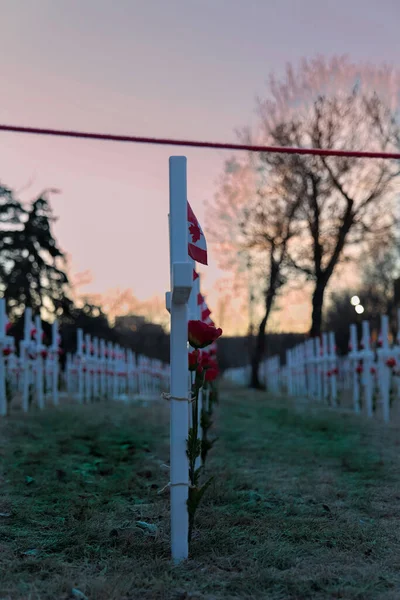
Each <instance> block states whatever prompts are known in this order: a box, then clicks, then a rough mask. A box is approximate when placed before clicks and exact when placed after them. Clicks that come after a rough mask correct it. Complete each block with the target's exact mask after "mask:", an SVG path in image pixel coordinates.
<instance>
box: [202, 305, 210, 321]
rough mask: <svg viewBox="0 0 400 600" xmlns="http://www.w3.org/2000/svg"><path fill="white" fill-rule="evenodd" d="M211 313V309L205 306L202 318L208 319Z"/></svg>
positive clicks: (203, 319)
mask: <svg viewBox="0 0 400 600" xmlns="http://www.w3.org/2000/svg"><path fill="white" fill-rule="evenodd" d="M203 306H204V305H203ZM210 315H211V310H210V309H209V308H208V306H207V305H206V306H205V308H203V310H202V311H201V320H202V321H206V320H207V319H208V317H209V316H210Z"/></svg>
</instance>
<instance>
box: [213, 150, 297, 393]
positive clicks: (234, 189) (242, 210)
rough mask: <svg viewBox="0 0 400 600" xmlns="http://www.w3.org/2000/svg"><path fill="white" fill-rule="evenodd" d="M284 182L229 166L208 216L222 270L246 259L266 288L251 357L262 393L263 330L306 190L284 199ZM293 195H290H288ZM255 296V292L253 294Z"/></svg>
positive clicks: (249, 167) (247, 167)
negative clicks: (260, 379) (266, 183)
mask: <svg viewBox="0 0 400 600" xmlns="http://www.w3.org/2000/svg"><path fill="white" fill-rule="evenodd" d="M283 193H284V190H283V188H282V182H281V181H277V185H276V186H274V185H273V181H272V179H271V180H270V182H269V185H268V186H265V185H264V182H263V181H262V179H261V173H260V176H257V168H256V165H255V164H254V163H253V162H249V161H244V162H242V163H238V162H236V161H229V162H228V163H227V165H226V170H225V174H224V176H223V178H222V181H221V183H220V192H219V194H218V195H217V197H216V200H215V203H214V204H213V205H211V206H210V207H209V210H208V213H207V214H208V222H207V225H208V231H209V232H210V234H211V240H212V241H213V242H214V243H215V245H216V249H217V253H218V257H219V259H220V265H221V266H222V267H225V268H232V267H236V268H237V265H238V256H239V255H240V254H242V255H243V253H245V254H246V256H247V257H250V256H251V258H252V260H251V262H252V264H253V265H254V268H255V269H256V271H257V272H258V273H259V281H261V282H262V287H263V288H264V289H263V290H262V292H263V298H264V302H263V304H264V308H263V317H262V319H261V322H260V323H259V326H258V330H257V336H256V344H255V348H254V349H253V356H252V379H251V385H252V387H255V388H258V387H260V381H259V365H260V361H261V358H262V356H263V354H264V345H265V330H266V326H267V322H268V318H269V316H270V314H271V310H272V307H273V303H274V299H275V297H276V295H277V293H278V291H279V290H280V288H281V287H282V286H283V284H284V283H285V264H286V258H287V251H288V245H289V242H290V240H291V238H292V236H293V235H294V232H295V231H296V211H297V209H298V207H299V205H300V203H301V199H302V196H303V193H304V190H301V191H300V193H298V194H295V195H288V194H287V195H283ZM290 193H291V192H290ZM252 293H253V292H252Z"/></svg>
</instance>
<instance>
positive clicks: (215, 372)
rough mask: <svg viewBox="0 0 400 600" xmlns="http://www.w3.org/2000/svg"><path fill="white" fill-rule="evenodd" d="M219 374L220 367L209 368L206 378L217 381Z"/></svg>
mask: <svg viewBox="0 0 400 600" xmlns="http://www.w3.org/2000/svg"><path fill="white" fill-rule="evenodd" d="M218 375H219V371H218V369H214V368H211V369H207V371H206V376H205V380H206V381H215V379H217V377H218Z"/></svg>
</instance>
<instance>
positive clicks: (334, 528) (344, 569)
mask: <svg viewBox="0 0 400 600" xmlns="http://www.w3.org/2000/svg"><path fill="white" fill-rule="evenodd" d="M216 430H217V432H216V433H217V435H218V436H219V441H218V442H217V444H216V446H215V448H214V449H213V450H212V451H211V453H210V461H209V465H208V470H209V472H210V474H211V473H212V474H215V481H214V483H213V485H212V486H211V488H210V490H208V492H207V495H206V497H205V499H204V503H203V504H202V506H201V508H200V509H199V513H198V519H197V527H196V530H195V533H194V538H193V542H192V547H191V560H190V561H189V562H188V563H187V564H185V565H181V566H173V565H171V563H170V560H169V496H168V492H166V493H164V494H160V493H158V492H159V490H160V489H161V488H162V487H163V486H164V485H165V484H166V483H167V482H168V470H167V469H166V468H165V463H167V462H168V452H169V448H168V435H169V426H168V404H167V403H164V404H163V403H157V404H154V405H152V406H151V407H147V408H140V407H138V406H130V407H129V406H124V405H121V404H117V403H116V404H109V405H105V404H104V405H102V404H100V405H99V404H96V405H93V406H84V407H82V406H72V407H71V406H69V407H64V408H60V409H58V410H54V409H48V410H46V411H45V412H43V413H42V414H38V413H32V414H30V415H28V416H25V417H24V416H18V415H16V416H13V417H11V418H10V419H8V420H5V421H4V422H3V423H2V424H1V425H0V439H1V441H0V453H1V465H2V471H1V472H0V486H1V487H0V490H1V496H0V513H1V516H0V599H2V600H3V599H10V600H22V599H24V600H25V599H26V600H28V599H29V600H39V599H40V600H42V599H61V600H67V599H69V598H81V599H83V598H84V597H85V596H86V597H87V598H88V599H90V600H92V599H93V600H128V599H129V600H133V599H135V600H136V599H143V600H147V599H148V600H161V599H168V600H169V599H171V600H188V599H192V600H222V599H224V600H229V599H233V598H242V599H271V600H286V599H297V600H303V599H307V598H312V599H316V600H318V599H330V598H343V599H346V600H347V599H349V600H351V599H358V600H362V599H373V600H376V599H380V598H382V599H393V600H398V599H399V598H400V568H399V567H400V527H399V525H400V458H399V446H400V442H399V438H400V435H399V434H398V432H397V430H396V429H394V428H392V429H391V428H383V427H380V428H379V427H378V426H374V425H370V424H368V423H367V422H366V421H365V420H364V419H362V418H356V417H351V416H348V415H340V414H336V413H334V412H333V411H324V410H323V409H318V410H314V409H310V408H307V407H305V406H298V407H297V408H296V407H295V406H294V405H291V404H289V403H288V402H286V401H274V400H272V399H268V398H266V397H265V395H263V394H260V393H255V392H254V393H252V392H246V391H242V390H235V389H226V390H225V391H224V392H223V393H222V394H221V404H220V407H219V408H218V409H217V415H216Z"/></svg>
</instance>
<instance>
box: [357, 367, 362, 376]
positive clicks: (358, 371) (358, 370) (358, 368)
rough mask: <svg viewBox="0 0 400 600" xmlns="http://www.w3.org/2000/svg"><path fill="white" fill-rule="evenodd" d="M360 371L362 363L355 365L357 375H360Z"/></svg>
mask: <svg viewBox="0 0 400 600" xmlns="http://www.w3.org/2000/svg"><path fill="white" fill-rule="evenodd" d="M362 372H363V366H362V365H357V367H356V373H358V374H359V375H361V373H362Z"/></svg>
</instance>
